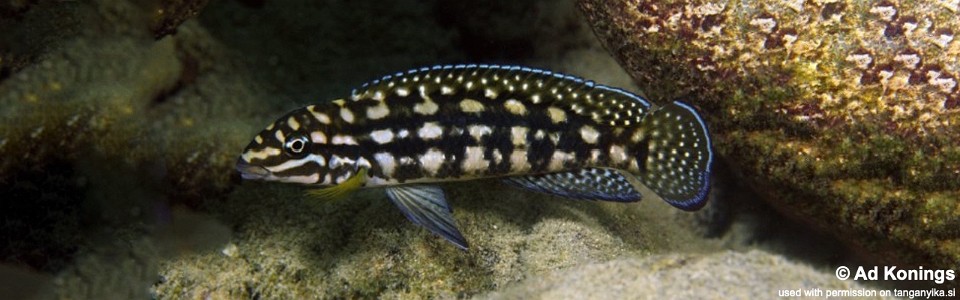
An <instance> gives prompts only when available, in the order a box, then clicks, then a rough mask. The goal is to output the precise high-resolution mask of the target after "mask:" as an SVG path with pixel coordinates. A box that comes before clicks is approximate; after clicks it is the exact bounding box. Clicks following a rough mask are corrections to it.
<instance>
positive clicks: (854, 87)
mask: <svg viewBox="0 0 960 300" xmlns="http://www.w3.org/2000/svg"><path fill="white" fill-rule="evenodd" d="M823 2H824V3H821V1H756V3H749V5H748V4H740V3H739V2H733V1H712V2H702V1H698V2H695V3H688V2H685V1H599V0H597V1H591V0H583V1H570V0H562V1H547V0H541V1H537V0H530V1H500V0H495V1H485V2H483V3H470V2H453V1H428V0H422V1H407V0H401V1H306V0H302V1H295V0H289V1H261V0H222V1H210V2H208V1H175V0H162V1H150V0H100V1H18V0H11V1H5V2H3V3H2V4H0V126H2V127H0V218H2V220H0V292H2V293H3V294H0V298H3V299H7V298H9V299H20V298H28V299H141V298H157V299H171V298H172V299H183V298H188V299H196V298H212V299H301V298H377V297H379V298H470V297H477V298H530V297H540V298H548V297H549V298H691V297H698V298H699V297H705V298H773V297H777V292H778V290H783V289H798V288H822V289H863V288H866V289H882V288H927V289H929V288H931V287H936V288H940V289H944V288H952V287H954V286H956V285H957V284H956V281H955V280H954V281H948V282H946V283H944V284H937V283H934V282H932V281H929V280H917V281H883V280H881V281H854V280H846V281H844V280H838V279H837V278H836V276H835V275H834V270H835V269H836V268H837V267H839V266H850V267H854V266H874V265H881V266H887V265H897V266H902V267H903V268H916V267H918V266H923V267H925V268H930V269H933V268H937V269H952V270H957V269H960V201H958V199H960V143H958V142H957V141H960V133H958V132H960V129H957V128H958V125H960V92H958V87H957V85H956V77H955V76H958V75H956V74H960V70H958V68H960V65H958V64H960V63H958V57H960V42H957V41H955V39H954V35H955V33H956V32H957V31H958V30H960V24H958V22H960V21H958V20H957V18H956V13H957V10H958V3H957V2H956V1H952V2H951V1H929V3H928V2H923V1H921V2H919V3H903V4H901V3H898V2H878V3H866V2H864V3H860V2H855V1H834V2H829V1H823ZM826 2H829V3H826ZM452 63H497V64H515V65H524V66H530V67H537V68H543V69H549V70H554V71H558V72H564V73H567V74H572V75H576V76H580V77H583V78H587V79H590V80H594V81H596V82H598V83H602V84H606V85H610V86H615V87H622V88H625V89H627V90H631V91H635V92H638V93H639V94H641V95H644V96H646V97H647V98H648V99H650V100H651V101H652V102H654V103H661V104H662V103H668V102H669V101H672V100H674V99H684V101H687V102H688V103H691V104H693V105H695V106H697V107H698V108H699V109H700V111H701V113H702V114H703V115H704V116H705V118H706V120H707V123H708V125H709V126H710V127H711V129H713V130H714V131H713V134H714V137H715V140H714V145H715V148H716V149H717V153H718V155H719V158H720V159H719V162H718V163H716V164H715V171H716V175H715V178H714V180H715V181H714V182H715V183H714V186H713V189H712V192H711V199H710V202H709V203H708V205H707V207H705V208H704V209H702V210H700V211H698V212H694V213H688V212H683V211H679V210H677V209H674V208H673V207H670V206H669V205H668V204H666V203H662V202H660V201H650V200H651V199H648V200H646V201H641V202H640V203H632V204H622V203H605V202H585V201H571V200H566V199H561V198H557V197H552V196H547V195H542V194H536V193H531V192H526V191H521V190H517V189H512V188H510V187H508V186H506V185H503V184H501V183H499V182H497V181H494V180H488V181H470V182H460V183H451V184H445V185H443V187H444V189H445V190H446V191H447V193H448V195H449V199H451V201H450V202H449V203H450V205H451V206H452V207H453V209H454V216H455V218H456V219H457V220H458V224H459V227H460V229H461V230H462V232H463V234H464V236H466V237H467V238H468V239H470V241H471V248H470V250H469V251H461V250H459V249H457V248H456V247H453V246H451V245H449V244H447V243H446V242H445V241H443V240H442V239H439V238H437V237H436V236H434V235H432V234H430V233H429V232H427V231H425V230H423V229H422V228H419V227H417V226H415V225H413V224H410V222H408V221H407V220H405V218H404V216H403V215H402V214H401V213H400V212H399V211H398V210H397V209H396V208H395V207H394V206H393V205H392V204H390V203H389V201H386V200H387V199H386V197H385V196H383V195H382V193H381V192H378V191H362V192H360V193H358V194H357V195H355V196H354V197H351V198H349V199H344V200H340V201H333V202H319V201H315V200H314V201H311V200H313V199H310V198H309V197H305V196H304V188H302V187H300V186H294V185H284V184H269V183H257V182H243V183H241V181H240V178H239V176H238V174H237V172H236V171H235V170H234V168H233V166H234V163H235V161H236V158H237V156H238V155H239V153H240V151H241V150H242V149H243V146H244V145H245V144H246V143H247V142H248V141H249V138H250V137H251V136H253V135H254V134H255V133H256V132H258V131H259V130H260V129H262V128H263V127H264V125H266V124H267V123H268V122H270V121H272V120H273V119H274V118H275V117H277V116H279V115H281V114H283V113H285V112H286V111H288V110H291V109H294V108H298V107H301V106H304V105H308V104H315V103H322V102H325V101H329V100H331V99H336V98H341V97H344V96H346V95H348V94H349V93H350V91H351V90H352V89H353V88H355V87H358V86H360V85H361V84H363V83H364V82H367V81H369V80H372V79H375V78H378V77H380V76H381V75H384V74H389V73H393V72H397V71H402V70H407V69H410V68H415V67H423V66H433V65H438V64H452Z"/></svg>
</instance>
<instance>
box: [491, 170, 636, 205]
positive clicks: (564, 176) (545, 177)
mask: <svg viewBox="0 0 960 300" xmlns="http://www.w3.org/2000/svg"><path fill="white" fill-rule="evenodd" d="M626 176H629V175H625V174H623V171H620V170H616V169H603V168H585V169H580V170H575V171H570V172H561V173H550V174H541V175H531V176H517V177H508V178H505V179H504V180H503V181H504V182H506V183H508V184H510V185H513V186H517V187H521V188H525V189H528V190H531V191H536V192H541V193H547V194H551V195H557V196H561V197H566V198H573V199H580V200H601V201H615V202H636V201H640V199H642V198H643V197H642V196H641V193H640V192H638V191H637V190H636V189H635V188H634V186H633V184H632V183H631V181H630V180H629V178H628V177H626Z"/></svg>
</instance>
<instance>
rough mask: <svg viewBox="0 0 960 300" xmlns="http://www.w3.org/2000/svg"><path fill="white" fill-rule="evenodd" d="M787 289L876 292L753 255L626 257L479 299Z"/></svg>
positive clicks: (732, 294) (748, 295) (770, 293)
mask: <svg viewBox="0 0 960 300" xmlns="http://www.w3.org/2000/svg"><path fill="white" fill-rule="evenodd" d="M788 289H789V290H792V291H796V290H798V289H799V290H801V294H802V290H812V289H821V290H853V291H858V290H862V291H867V292H869V291H876V289H875V288H869V287H866V286H863V285H861V284H859V283H857V282H855V281H840V280H837V278H836V277H835V276H834V275H833V274H830V273H824V272H821V271H818V270H816V269H814V268H812V267H810V266H807V265H804V264H801V263H797V262H793V261H790V260H788V259H784V258H783V257H781V256H777V255H773V254H770V253H767V252H764V251H760V250H752V251H749V252H734V251H726V252H719V253H714V254H707V255H692V254H664V255H652V256H647V257H622V258H618V259H615V260H611V261H607V262H603V263H592V264H584V265H579V266H576V267H572V268H567V269H564V270H558V271H554V272H550V273H546V274H543V275H542V276H534V277H531V278H529V279H526V280H524V281H521V282H519V283H517V284H513V285H511V286H509V287H507V288H505V289H503V290H501V291H497V292H493V293H489V294H485V295H481V296H479V297H477V298H478V299H703V298H723V299H764V298H774V297H775V296H776V295H777V293H778V292H780V291H781V290H788ZM821 296H822V295H821ZM868 298H869V299H887V298H883V297H868ZM888 298H889V299H894V298H892V297H888Z"/></svg>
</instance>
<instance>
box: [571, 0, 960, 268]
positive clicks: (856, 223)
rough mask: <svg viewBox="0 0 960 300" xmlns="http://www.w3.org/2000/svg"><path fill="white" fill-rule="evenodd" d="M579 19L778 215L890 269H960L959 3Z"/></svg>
mask: <svg viewBox="0 0 960 300" xmlns="http://www.w3.org/2000/svg"><path fill="white" fill-rule="evenodd" d="M578 5H579V7H580V8H581V10H582V11H583V12H584V13H585V14H586V16H587V18H588V21H589V22H590V23H591V24H592V25H593V27H594V31H595V33H597V35H598V36H599V37H600V39H601V40H602V41H603V43H604V44H605V46H606V48H607V49H608V50H609V51H610V52H611V53H612V54H613V55H614V56H615V57H616V58H617V59H618V60H619V62H620V63H621V65H622V66H623V67H624V68H625V69H626V70H627V71H628V72H629V73H630V74H631V76H632V77H633V78H634V79H635V80H636V81H637V83H638V84H639V85H640V87H641V89H643V90H644V91H645V92H646V94H647V95H648V96H650V97H651V98H652V99H654V100H661V101H664V100H670V99H673V98H684V99H686V100H687V101H690V102H692V103H694V104H696V105H698V106H699V107H700V108H701V109H702V110H703V112H704V113H705V115H706V118H707V120H708V123H709V125H710V126H711V127H712V129H713V134H714V137H715V142H714V144H715V146H716V148H717V151H718V152H719V153H720V155H721V156H722V157H723V158H724V159H725V160H726V161H728V162H729V163H730V165H731V167H732V168H733V170H734V172H735V173H737V174H738V175H739V177H741V178H742V179H744V180H745V181H746V182H748V183H750V184H751V185H752V186H753V187H754V188H755V189H756V190H758V191H759V192H760V193H762V194H764V195H765V196H766V199H767V200H769V202H771V203H773V204H774V205H775V206H776V207H778V208H780V210H781V211H783V212H785V213H787V214H788V215H791V216H793V217H795V218H796V219H799V220H803V221H805V222H809V223H811V224H814V225H816V226H817V227H818V228H820V229H822V230H824V231H827V232H832V233H835V234H837V235H838V236H840V237H841V238H842V239H844V240H848V241H851V242H852V243H853V244H854V245H856V246H857V247H862V249H863V254H864V255H875V256H878V257H879V258H881V259H883V260H885V261H887V262H898V263H908V264H927V265H931V264H932V265H937V266H942V267H948V266H956V265H957V264H958V263H960V200H958V199H960V142H958V141H960V90H958V87H957V80H958V79H960V77H958V76H960V63H958V58H960V41H957V39H956V38H955V35H956V34H957V33H958V32H957V31H958V30H960V29H958V28H960V18H957V17H956V16H957V13H958V9H960V8H958V5H960V4H958V2H957V1H917V2H913V1H893V2H891V1H881V2H872V1H870V2H862V1H754V2H741V1H643V0H639V1H638V0H629V1H628V0H618V1H599V0H581V1H579V3H578Z"/></svg>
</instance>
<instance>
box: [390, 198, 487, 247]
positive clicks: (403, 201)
mask: <svg viewBox="0 0 960 300" xmlns="http://www.w3.org/2000/svg"><path fill="white" fill-rule="evenodd" d="M386 191H387V197H389V198H390V201H392V202H393V204H395V205H397V207H398V208H400V211H402V212H403V214H404V215H405V216H407V219H409V220H410V221H411V222H413V223H415V224H417V225H420V226H423V227H424V228H426V229H427V230H430V232H433V233H434V234H436V235H439V236H441V237H443V238H444V239H446V240H447V241H450V242H451V243H453V244H454V245H456V246H457V247H460V249H464V250H466V249H467V248H468V247H469V245H467V240H466V239H464V238H463V235H462V234H460V230H459V229H457V225H456V223H455V222H454V220H453V214H452V212H453V211H452V210H451V209H450V206H449V205H447V201H446V199H444V196H443V190H442V189H440V187H438V186H435V185H419V184H418V185H400V186H392V187H388V188H386Z"/></svg>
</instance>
